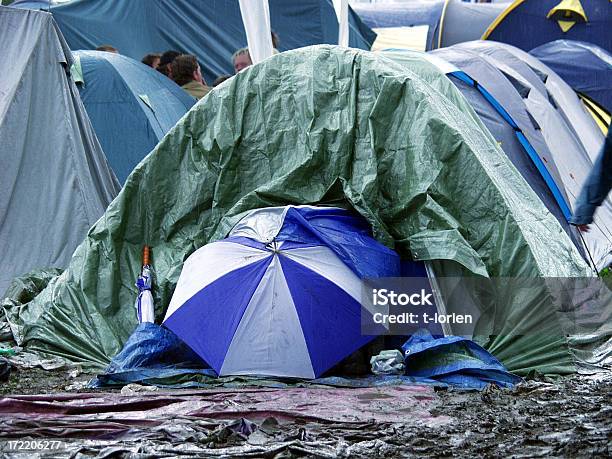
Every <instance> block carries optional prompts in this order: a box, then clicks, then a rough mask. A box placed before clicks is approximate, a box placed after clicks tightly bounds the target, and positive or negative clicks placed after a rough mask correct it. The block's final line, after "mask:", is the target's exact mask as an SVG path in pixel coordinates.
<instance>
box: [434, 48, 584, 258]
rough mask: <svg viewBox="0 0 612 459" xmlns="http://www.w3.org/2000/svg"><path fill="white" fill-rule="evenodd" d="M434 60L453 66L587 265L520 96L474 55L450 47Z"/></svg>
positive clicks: (452, 73) (453, 75)
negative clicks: (441, 60)
mask: <svg viewBox="0 0 612 459" xmlns="http://www.w3.org/2000/svg"><path fill="white" fill-rule="evenodd" d="M432 55H433V56H435V57H437V58H441V59H444V61H445V62H447V63H449V64H452V65H453V67H452V68H447V69H443V70H444V71H445V73H446V74H447V75H448V76H449V77H450V79H451V81H452V82H453V83H454V84H455V86H456V87H457V88H458V89H459V90H460V91H461V93H462V94H463V96H464V97H465V98H466V99H467V100H468V102H469V103H470V105H471V106H472V108H473V109H474V111H475V112H476V113H477V114H478V116H479V117H480V119H481V121H482V122H483V124H484V125H485V126H486V127H487V129H489V132H491V134H492V135H493V137H495V139H496V140H497V142H498V143H499V145H500V146H501V148H502V150H503V151H504V152H505V153H506V155H507V156H508V159H510V161H512V163H513V164H514V166H515V167H516V168H517V169H518V171H519V172H520V173H521V175H522V176H523V178H524V179H525V180H526V181H527V183H529V185H530V186H531V188H532V189H533V190H534V191H535V193H536V194H537V195H538V196H539V197H540V199H541V200H542V202H543V203H544V205H546V207H547V208H548V210H549V211H550V212H551V213H552V214H553V215H554V216H555V218H556V219H557V221H558V222H559V224H560V225H561V227H562V228H563V229H564V230H565V232H566V233H567V234H568V235H569V237H570V238H571V239H572V241H573V242H574V245H575V246H576V247H577V248H578V250H579V251H580V252H581V253H582V254H583V256H584V257H585V259H586V255H587V254H586V252H585V251H584V248H583V245H582V241H581V239H580V236H579V234H578V233H577V230H576V229H575V228H573V227H572V226H571V225H570V224H569V223H568V218H569V214H570V210H569V205H568V198H567V195H566V193H565V192H564V190H563V189H561V188H559V187H558V186H557V185H556V184H557V183H559V182H560V175H559V170H558V168H557V166H556V165H555V162H554V160H553V158H552V154H551V153H550V151H549V149H548V147H547V146H546V142H545V140H544V137H543V136H542V133H541V132H540V131H539V130H538V129H536V125H535V124H534V122H533V119H532V118H531V115H530V114H529V112H528V110H527V107H526V106H525V103H524V102H523V99H522V98H521V96H520V94H519V93H518V92H517V91H516V90H515V88H514V87H513V86H512V84H511V83H510V82H509V81H508V80H507V79H506V78H505V77H504V75H503V74H502V73H501V72H500V71H499V70H497V69H496V68H495V67H494V66H492V65H491V64H489V63H488V62H487V61H485V60H484V59H483V58H481V57H480V56H478V55H476V54H474V53H472V52H470V51H465V50H460V49H456V48H454V47H450V48H443V49H439V50H435V51H432ZM472 75H474V76H472Z"/></svg>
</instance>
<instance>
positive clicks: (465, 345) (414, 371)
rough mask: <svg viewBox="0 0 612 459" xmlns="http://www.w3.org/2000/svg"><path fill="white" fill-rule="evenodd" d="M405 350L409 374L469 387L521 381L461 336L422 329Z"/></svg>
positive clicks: (513, 383) (481, 349)
mask: <svg viewBox="0 0 612 459" xmlns="http://www.w3.org/2000/svg"><path fill="white" fill-rule="evenodd" d="M402 349H403V350H404V355H405V364H406V375H407V376H412V377H415V378H427V379H433V380H435V381H439V382H442V383H446V384H448V385H450V386H456V387H463V388H470V389H472V388H476V389H482V388H484V387H485V386H486V385H487V384H496V385H498V386H500V387H512V386H514V385H515V384H517V383H519V382H520V381H521V378H519V377H518V376H515V375H513V374H512V373H509V372H508V371H507V370H506V368H505V367H504V366H503V365H502V364H501V362H500V361H499V360H497V359H496V358H495V357H493V356H492V355H491V354H490V353H488V352H487V351H485V350H484V349H483V348H482V347H480V346H479V345H478V344H476V343H474V342H473V341H471V340H469V339H466V338H462V337H460V336H446V337H433V336H432V335H431V334H430V333H429V332H428V331H427V330H420V331H419V332H417V333H415V334H414V335H412V336H411V337H410V339H409V340H408V341H406V343H405V344H404V345H403V346H402Z"/></svg>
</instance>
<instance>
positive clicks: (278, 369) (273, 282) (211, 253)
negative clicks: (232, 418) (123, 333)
mask: <svg viewBox="0 0 612 459" xmlns="http://www.w3.org/2000/svg"><path fill="white" fill-rule="evenodd" d="M359 275H367V276H369V277H374V276H376V277H381V276H397V275H399V257H398V256H397V255H396V254H395V252H393V251H392V250H390V249H388V248H386V247H385V246H383V245H381V244H380V243H378V242H376V241H375V240H374V239H372V238H371V237H370V236H369V235H368V234H367V229H366V227H365V226H364V222H363V221H362V220H360V219H357V218H355V217H353V216H352V215H351V214H350V213H349V212H347V211H344V210H341V209H337V208H316V207H276V208H270V209H263V210H256V211H253V212H250V213H248V214H247V215H246V216H245V217H244V218H243V219H242V220H241V221H240V223H238V225H237V226H236V227H235V228H234V229H233V230H232V232H231V233H230V235H229V238H227V239H224V240H222V241H218V242H214V243H212V244H208V245H206V246H204V247H202V248H200V249H199V250H197V251H196V252H195V253H194V254H192V255H191V256H190V257H189V258H188V259H187V261H186V262H185V265H184V267H183V271H182V273H181V276H180V278H179V281H178V284H177V287H176V290H175V292H174V295H173V297H172V300H171V302H170V306H169V309H168V312H167V314H166V318H165V320H164V324H165V325H166V326H167V327H168V328H170V329H171V330H172V331H174V332H175V333H176V334H177V335H178V336H179V337H180V338H181V339H182V340H183V341H185V342H186V343H187V344H188V345H189V346H190V347H191V348H192V349H193V350H195V351H196V352H197V353H198V354H199V355H200V356H201V357H202V358H203V359H204V360H205V361H206V362H208V364H209V365H210V366H211V367H212V368H213V369H214V370H215V371H216V372H217V373H218V374H219V375H244V374H256V375H269V376H284V377H298V378H316V377H318V376H320V375H321V374H323V373H324V372H325V371H326V370H328V369H329V368H331V367H332V366H334V365H335V364H337V363H338V362H340V361H341V360H342V359H344V358H345V357H347V356H349V355H350V354H351V353H353V352H354V351H356V350H357V349H359V348H360V347H361V346H363V345H364V344H366V343H368V342H369V341H370V340H372V339H373V338H374V336H364V335H362V334H361V313H362V304H361V303H362V302H361V296H362V292H361V281H360V278H359ZM381 331H382V328H381Z"/></svg>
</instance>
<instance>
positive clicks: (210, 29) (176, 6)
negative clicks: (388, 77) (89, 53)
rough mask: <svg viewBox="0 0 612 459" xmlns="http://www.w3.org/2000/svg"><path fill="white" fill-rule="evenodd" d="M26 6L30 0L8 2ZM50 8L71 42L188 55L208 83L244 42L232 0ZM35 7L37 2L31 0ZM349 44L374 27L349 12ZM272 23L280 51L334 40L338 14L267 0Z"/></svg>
mask: <svg viewBox="0 0 612 459" xmlns="http://www.w3.org/2000/svg"><path fill="white" fill-rule="evenodd" d="M20 3H22V4H23V5H24V7H27V8H29V7H32V6H33V4H32V1H31V0H28V1H26V2H19V1H18V2H16V3H15V4H14V6H17V7H20V6H21V5H20ZM37 4H38V5H41V6H42V7H43V9H50V11H51V12H52V13H53V16H54V17H55V20H56V21H57V23H58V24H59V26H60V29H61V31H62V33H63V34H64V37H65V38H66V41H67V42H68V45H69V46H70V48H71V49H95V48H97V47H98V46H100V45H102V44H110V45H112V46H114V47H115V48H117V49H118V50H119V52H120V53H121V54H124V55H126V56H129V57H132V58H134V59H137V60H140V59H141V58H142V57H143V56H144V55H146V54H148V53H153V52H164V51H166V50H169V49H176V50H177V51H181V52H185V53H189V54H194V55H196V56H197V57H198V60H199V61H200V64H201V66H202V73H203V75H204V77H205V79H206V80H207V82H208V83H211V82H212V81H213V80H214V79H215V78H216V77H217V76H218V75H223V74H232V73H234V71H233V66H232V62H231V57H232V54H233V53H234V51H236V50H237V49H239V48H242V47H244V46H246V44H247V40H246V33H245V31H244V26H243V23H242V16H241V15H240V8H239V5H238V0H216V1H215V2H209V1H206V0H130V1H125V0H72V1H70V2H68V3H62V4H54V3H53V2H51V6H50V7H49V6H46V8H45V5H48V2H34V6H35V7H36V5H37ZM38 7H40V6H38ZM349 21H350V24H349V27H350V34H349V35H350V36H349V44H350V46H351V47H353V48H361V49H370V45H371V44H372V42H373V41H374V38H375V36H376V35H375V34H374V33H373V32H372V31H371V30H370V29H369V28H368V27H367V26H365V25H364V24H363V23H362V22H361V20H360V19H359V17H358V16H357V15H356V14H355V13H353V12H352V10H350V11H349ZM270 22H271V25H272V30H274V31H275V32H276V33H277V34H278V35H279V37H280V45H279V48H280V51H284V50H288V49H294V48H300V47H303V46H308V45H315V44H321V43H329V44H333V43H337V42H338V20H337V18H336V13H335V11H334V8H333V5H332V3H331V0H301V1H299V2H289V1H285V0H270Z"/></svg>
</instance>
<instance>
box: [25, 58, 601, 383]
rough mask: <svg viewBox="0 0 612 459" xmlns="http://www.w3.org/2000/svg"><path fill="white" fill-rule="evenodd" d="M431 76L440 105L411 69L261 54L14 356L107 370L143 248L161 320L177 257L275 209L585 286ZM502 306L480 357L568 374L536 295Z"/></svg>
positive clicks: (153, 158) (177, 148) (533, 205)
mask: <svg viewBox="0 0 612 459" xmlns="http://www.w3.org/2000/svg"><path fill="white" fill-rule="evenodd" d="M425 64H427V65H428V66H430V67H431V64H429V63H427V62H425ZM439 79H440V80H441V81H442V80H444V81H445V82H441V83H440V87H446V88H447V91H449V93H448V94H447V95H445V94H444V93H442V92H440V91H438V90H437V89H434V87H433V86H432V85H431V84H429V83H428V82H427V81H426V80H425V79H424V78H422V77H421V76H420V69H419V68H418V67H417V66H415V67H414V70H409V69H406V68H404V67H402V66H400V65H398V64H396V63H394V62H392V61H390V60H389V59H388V58H386V57H384V56H377V55H375V54H373V53H369V52H360V51H356V50H352V49H341V48H338V47H327V46H317V47H310V48H304V49H300V50H296V51H290V52H287V53H282V54H279V55H276V56H273V57H272V58H270V59H267V60H266V61H264V62H262V63H260V64H258V65H255V66H252V67H250V68H249V69H247V70H246V71H244V72H241V73H240V74H238V75H237V76H236V77H234V78H232V79H231V80H229V81H228V82H226V83H225V84H223V85H221V86H219V87H217V88H215V89H214V90H213V91H212V92H211V93H210V94H209V95H208V96H207V99H206V103H205V104H204V103H201V104H198V105H196V107H194V108H193V109H192V110H191V111H190V112H189V113H188V115H187V116H186V117H184V118H183V119H182V120H181V121H180V122H179V123H178V124H177V126H175V128H174V129H172V130H171V131H170V132H169V133H168V135H167V136H166V137H164V139H163V140H162V142H160V144H159V145H158V146H157V147H156V149H155V150H154V151H153V152H152V154H151V155H149V156H147V158H145V160H144V161H143V162H141V164H140V165H139V166H138V167H137V168H136V169H135V170H134V171H133V172H132V174H131V175H130V177H129V178H128V180H127V181H126V185H125V186H124V188H123V190H122V191H121V193H120V194H119V196H118V197H117V198H116V200H115V201H114V202H113V203H112V204H111V205H110V206H109V208H108V209H107V212H106V214H105V216H104V218H102V219H101V220H100V221H99V222H98V223H97V224H96V225H95V226H94V227H93V228H92V229H91V230H90V232H89V234H88V237H87V238H86V239H85V241H84V242H83V244H81V246H80V247H79V248H78V250H77V252H76V253H75V257H74V258H73V261H72V263H71V265H70V267H69V268H68V269H67V271H66V272H65V273H64V274H63V275H62V276H61V277H58V278H55V279H54V280H53V281H51V283H50V285H49V286H48V287H47V288H46V289H45V290H44V291H43V292H42V293H41V294H40V295H38V296H37V297H36V298H35V299H34V300H33V301H32V302H31V303H29V304H27V305H25V306H24V308H25V309H30V310H32V311H36V312H37V313H38V314H37V313H33V314H31V315H29V316H28V317H27V322H26V323H24V324H23V329H24V336H23V340H22V344H23V345H24V346H25V347H26V348H28V349H30V350H32V351H38V352H45V353H49V354H62V355H64V356H66V357H70V358H71V359H72V360H75V361H80V362H88V363H90V364H91V363H97V364H98V365H103V364H106V363H108V361H109V360H110V358H111V357H112V356H113V355H115V354H116V353H117V352H118V351H119V350H120V348H121V345H122V344H123V342H125V340H126V339H127V338H128V336H129V335H130V333H131V331H132V330H133V329H134V327H135V325H136V319H135V316H134V311H133V309H132V307H131V304H132V302H133V300H134V298H135V296H136V291H135V288H134V287H133V279H134V273H136V272H137V271H138V270H139V267H140V266H139V265H140V260H139V258H140V250H141V245H142V244H145V243H146V244H148V245H150V246H151V247H152V251H153V260H152V261H153V267H154V269H155V282H154V283H155V285H156V290H155V291H154V296H155V297H156V302H155V304H156V306H157V307H158V311H157V314H158V316H162V315H163V313H164V311H165V308H166V307H167V306H168V304H169V301H170V297H171V295H172V292H173V290H174V287H175V285H176V283H177V280H178V276H179V273H180V270H181V267H182V265H183V262H184V260H185V259H186V257H187V256H188V255H189V254H191V253H193V252H194V251H195V250H196V249H197V248H199V247H202V246H203V245H205V244H206V243H209V242H211V241H216V240H219V239H221V238H223V237H225V236H226V235H227V234H228V232H229V231H230V230H231V228H232V227H233V226H234V225H235V224H236V223H237V222H238V221H239V220H240V219H241V217H242V216H243V215H244V213H245V212H247V211H249V210H251V209H256V208H262V207H272V206H279V205H285V204H316V203H326V202H327V203H330V202H331V203H335V204H336V205H338V204H342V205H343V206H347V207H353V208H354V209H355V210H356V211H358V212H359V213H360V214H361V215H363V216H364V217H365V218H366V220H367V221H368V222H369V224H370V225H371V226H372V230H373V234H374V236H375V237H376V238H377V239H378V240H379V241H381V242H384V243H386V244H388V245H390V246H393V247H394V248H395V250H396V251H397V252H398V253H399V254H400V255H402V256H404V257H406V258H409V257H413V258H415V259H417V260H423V261H428V260H431V261H432V262H433V263H435V264H436V266H438V265H444V264H452V265H453V266H454V267H455V268H457V269H459V270H460V272H462V273H463V274H469V273H471V274H472V275H474V276H481V277H486V276H496V277H499V276H526V277H535V278H537V277H540V276H551V277H555V276H571V277H573V276H583V275H588V273H589V270H588V267H587V266H586V264H585V263H584V262H583V261H582V259H581V258H580V255H579V254H578V252H577V251H576V249H575V248H574V247H573V245H572V243H571V241H570V240H569V238H568V237H567V236H566V235H565V233H564V231H563V229H562V228H561V227H560V226H559V224H558V223H557V221H556V220H555V218H554V217H553V216H552V215H551V214H550V213H549V212H548V211H547V210H546V208H545V207H544V205H543V204H542V203H541V201H540V200H539V199H538V197H537V196H536V195H535V194H534V193H533V191H531V189H530V188H529V186H528V185H527V183H526V182H525V181H524V179H523V178H522V177H521V176H520V174H519V173H518V171H516V169H515V168H514V167H513V166H512V165H511V164H510V162H509V161H508V159H507V158H506V156H505V155H504V153H503V152H502V151H501V150H500V149H499V148H498V146H497V144H496V143H495V140H494V139H493V138H492V137H491V135H490V134H489V133H488V132H487V131H486V129H485V128H484V126H483V125H482V124H481V123H480V122H479V121H478V118H477V116H476V114H475V113H474V112H473V111H472V110H471V109H470V108H469V106H468V105H467V102H466V101H465V100H464V99H463V98H462V97H461V95H460V94H459V93H458V92H457V90H456V89H454V87H453V86H452V84H451V83H450V82H449V81H448V80H447V79H446V77H445V76H444V75H443V74H442V73H440V74H439ZM445 85H446V86H445ZM179 177H180V178H179ZM188 178H193V179H188ZM473 183H478V184H479V186H478V187H477V188H478V189H475V187H474V186H472V184H473ZM465 184H469V185H468V186H466V185H465ZM553 254H554V255H553ZM435 269H438V268H437V267H436V268H435ZM508 293H510V292H508ZM542 294H543V295H546V293H542ZM506 299H507V302H506V303H504V304H501V305H499V306H498V308H497V314H496V318H497V319H499V322H498V324H499V326H500V327H502V328H501V329H500V330H499V334H496V335H495V336H491V337H490V338H489V339H488V341H487V343H485V344H486V346H487V347H488V348H489V349H491V350H492V351H493V353H494V354H496V355H499V356H500V357H501V358H502V361H503V362H504V363H507V364H509V365H508V366H509V369H510V370H511V371H519V372H521V373H525V372H528V371H530V370H531V369H535V368H537V369H540V370H542V371H548V372H569V371H573V370H575V368H576V363H577V357H575V356H574V354H572V351H571V348H570V345H571V343H570V342H569V340H567V339H566V337H565V336H566V333H565V331H564V330H563V329H562V324H561V323H560V322H559V321H558V319H557V315H556V314H557V312H556V311H555V310H553V309H552V308H551V306H550V303H549V302H548V301H546V297H544V298H542V297H538V298H537V299H533V300H531V301H524V298H516V297H514V296H513V295H511V294H508V295H507V297H506ZM126 305H130V306H129V307H126ZM517 315H518V316H520V317H523V318H524V319H525V320H523V321H521V323H520V327H519V328H520V331H521V333H519V334H512V337H509V336H508V333H507V332H509V331H511V330H508V328H507V327H511V328H512V330H515V329H516V327H517V323H516V322H515V321H514V320H504V319H508V318H509V317H516V316H517ZM66 317H70V318H71V323H70V327H66V323H65V320H66ZM80 317H88V318H89V320H88V321H87V323H84V322H83V321H82V320H80V319H79V318H80ZM490 325H491V324H490V322H488V316H484V317H482V321H481V323H479V324H477V329H476V330H475V333H474V334H475V335H479V334H480V333H485V334H486V335H488V333H487V332H486V330H489V328H488V327H489V326H490ZM523 332H524V333H523ZM526 350H529V352H528V356H525V355H526V354H525V352H526Z"/></svg>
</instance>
